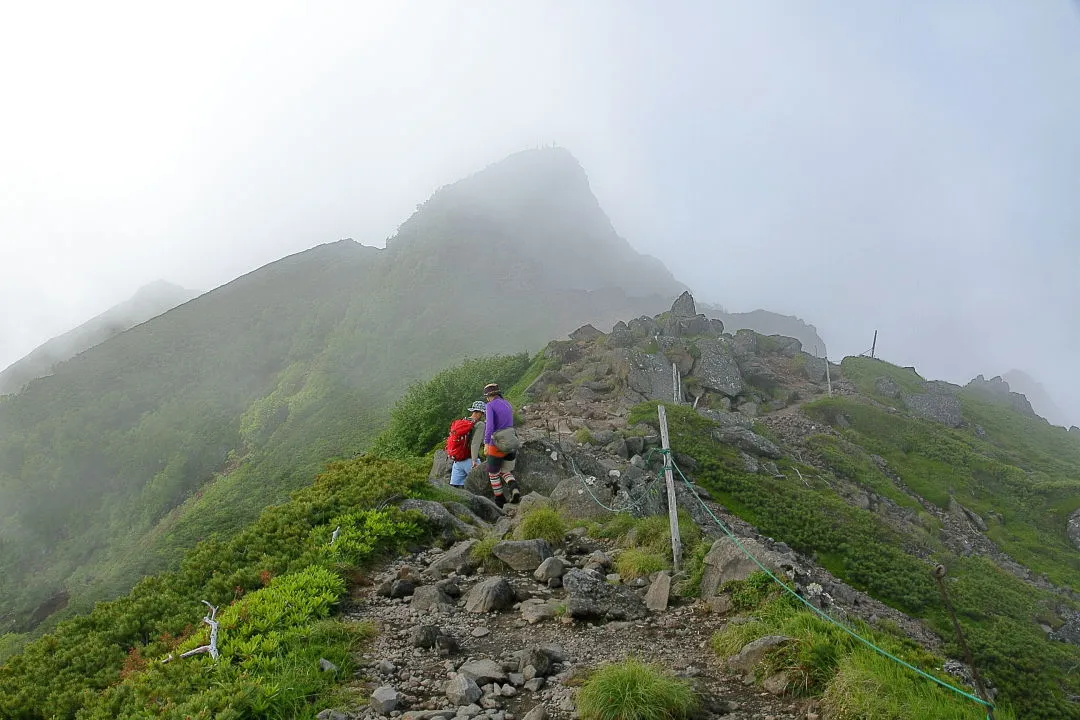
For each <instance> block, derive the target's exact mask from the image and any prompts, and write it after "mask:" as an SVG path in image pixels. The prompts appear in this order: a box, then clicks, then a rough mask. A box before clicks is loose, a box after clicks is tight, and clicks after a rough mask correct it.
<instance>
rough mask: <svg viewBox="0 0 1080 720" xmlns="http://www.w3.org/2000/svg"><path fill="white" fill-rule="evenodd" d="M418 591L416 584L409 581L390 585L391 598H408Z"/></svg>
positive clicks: (398, 581)
mask: <svg viewBox="0 0 1080 720" xmlns="http://www.w3.org/2000/svg"><path fill="white" fill-rule="evenodd" d="M415 591H416V583H415V582H414V581H412V580H409V579H403V580H395V581H394V582H392V583H391V584H390V597H392V598H394V599H401V598H407V597H409V596H410V595H412V594H413V592H415Z"/></svg>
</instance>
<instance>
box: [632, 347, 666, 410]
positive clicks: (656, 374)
mask: <svg viewBox="0 0 1080 720" xmlns="http://www.w3.org/2000/svg"><path fill="white" fill-rule="evenodd" d="M625 369H626V385H627V387H628V388H629V389H630V390H631V391H632V392H635V393H637V394H638V395H640V396H641V397H642V398H643V399H645V400H666V401H669V402H670V401H671V398H672V397H673V396H674V392H675V385H674V383H673V379H672V377H671V363H670V362H668V360H667V358H665V357H664V356H663V355H662V354H661V353H659V352H656V353H654V354H648V353H644V352H641V351H640V350H636V349H631V350H628V351H626V361H625Z"/></svg>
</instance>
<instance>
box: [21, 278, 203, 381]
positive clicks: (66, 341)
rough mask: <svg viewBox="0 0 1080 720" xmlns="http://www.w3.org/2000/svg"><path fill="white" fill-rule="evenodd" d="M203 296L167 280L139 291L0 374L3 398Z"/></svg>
mask: <svg viewBox="0 0 1080 720" xmlns="http://www.w3.org/2000/svg"><path fill="white" fill-rule="evenodd" d="M198 295H199V293H198V292H196V291H195V290H187V289H185V288H182V287H180V286H178V285H173V284H171V283H167V282H165V281H164V280H158V281H157V282H154V283H150V284H149V285H146V286H143V287H141V288H139V290H138V291H137V292H136V293H135V294H134V295H133V296H132V297H131V298H129V299H127V300H125V301H124V302H122V303H120V304H119V305H115V306H113V307H111V308H109V309H108V310H106V311H105V312H103V313H101V314H100V315H98V316H96V317H94V318H91V319H90V320H87V321H86V322H85V323H83V324H82V325H80V326H78V327H77V328H75V329H74V330H69V331H68V332H66V333H64V334H63V335H58V336H56V337H54V338H53V339H51V340H49V341H48V342H46V343H44V344H42V345H41V346H39V347H37V348H35V349H34V350H33V351H31V352H30V353H29V354H28V355H27V356H26V357H24V358H22V359H20V360H17V361H15V362H14V363H12V364H11V365H9V366H8V367H7V369H5V370H4V371H3V372H0V395H6V394H10V393H15V392H18V391H19V390H21V389H22V388H23V386H24V385H26V383H28V382H30V381H31V380H34V379H36V378H39V377H45V376H46V375H49V374H50V373H51V372H52V371H53V367H54V366H56V365H57V364H59V363H62V362H64V361H65V360H68V359H70V358H73V357H75V356H76V355H78V354H79V353H81V352H83V351H84V350H87V349H89V348H92V347H94V346H95V345H98V344H100V343H103V342H105V341H106V340H108V339H109V338H111V337H113V336H114V335H119V334H120V333H122V332H124V331H125V330H127V329H128V328H132V327H135V326H136V325H138V324H139V323H143V322H146V321H147V320H149V319H151V318H154V317H157V316H158V315H161V314H162V313H164V312H166V311H168V310H171V309H172V308H174V307H176V306H177V305H182V304H183V303H186V302H187V301H188V300H191V299H192V298H195V297H197V296H198Z"/></svg>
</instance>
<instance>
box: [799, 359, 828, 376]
mask: <svg viewBox="0 0 1080 720" xmlns="http://www.w3.org/2000/svg"><path fill="white" fill-rule="evenodd" d="M799 357H801V358H803V360H804V362H803V366H802V373H803V375H804V376H806V379H807V380H809V381H810V382H812V383H823V382H825V375H826V367H825V359H824V358H819V357H817V356H815V355H811V354H809V353H802V354H801V355H800V356H799Z"/></svg>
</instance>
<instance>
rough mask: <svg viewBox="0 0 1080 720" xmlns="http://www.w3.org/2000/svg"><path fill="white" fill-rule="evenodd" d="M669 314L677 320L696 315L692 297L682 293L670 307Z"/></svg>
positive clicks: (685, 292)
mask: <svg viewBox="0 0 1080 720" xmlns="http://www.w3.org/2000/svg"><path fill="white" fill-rule="evenodd" d="M671 314H672V315H673V316H674V317H677V318H692V317H694V316H695V315H697V306H696V305H695V304H694V296H693V295H691V294H690V292H689V291H684V292H683V294H682V295H680V296H679V297H677V298H676V299H675V302H674V303H673V304H672V305H671Z"/></svg>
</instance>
